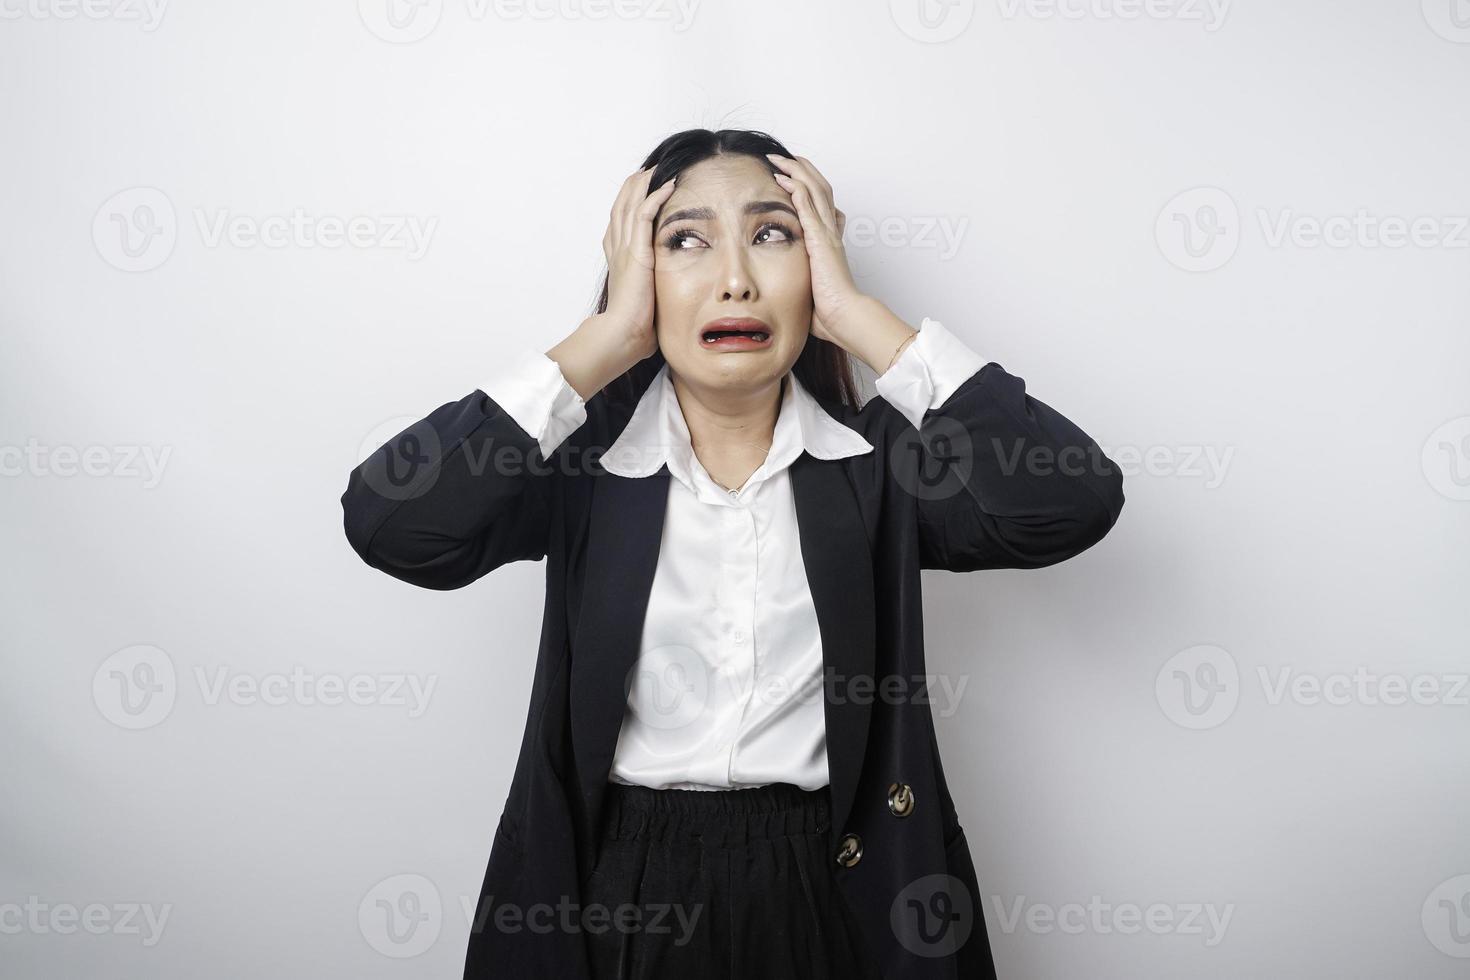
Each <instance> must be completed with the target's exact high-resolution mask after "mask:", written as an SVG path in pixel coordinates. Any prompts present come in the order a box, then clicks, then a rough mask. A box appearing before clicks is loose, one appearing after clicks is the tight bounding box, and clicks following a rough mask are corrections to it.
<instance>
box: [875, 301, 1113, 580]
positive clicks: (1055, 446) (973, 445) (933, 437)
mask: <svg viewBox="0 0 1470 980" xmlns="http://www.w3.org/2000/svg"><path fill="white" fill-rule="evenodd" d="M926 335H927V337H926ZM966 375H967V376H966ZM957 377H963V380H961V381H959V382H958V383H957V382H956V378H957ZM876 385H877V388H878V391H879V393H880V394H881V395H883V396H884V399H885V401H888V402H889V403H890V405H892V406H893V407H894V408H895V409H896V410H897V411H898V412H899V413H900V414H902V415H903V416H904V417H905V418H907V419H908V420H909V421H910V422H911V423H913V422H915V420H917V421H918V423H919V424H918V425H917V426H916V429H917V431H912V430H911V431H908V432H907V436H908V438H909V439H910V440H911V441H912V446H911V447H910V449H911V455H912V457H914V458H913V464H914V465H913V468H912V469H911V468H909V466H908V465H907V464H903V463H899V464H898V465H900V466H901V469H900V470H899V474H900V479H899V480H898V482H899V484H900V485H901V487H902V489H904V490H906V491H908V492H909V493H912V494H913V495H914V496H915V497H916V498H917V512H918V543H919V564H920V567H921V568H934V569H944V570H947V571H953V572H966V571H976V570H980V569H989V568H1041V567H1044V566H1047V565H1054V564H1056V563H1058V562H1061V561H1065V560H1066V559H1068V558H1071V557H1073V556H1074V555H1077V554H1080V553H1081V552H1083V551H1085V550H1086V549H1088V548H1090V547H1092V546H1093V545H1094V544H1096V543H1097V542H1098V541H1100V540H1102V538H1103V537H1104V536H1105V535H1106V534H1107V533H1108V531H1109V530H1111V529H1112V527H1113V525H1114V524H1115V523H1116V522H1117V520H1118V516H1119V514H1120V512H1121V511H1122V509H1123V475H1122V472H1121V471H1120V470H1119V469H1118V467H1117V465H1116V464H1115V463H1114V462H1113V461H1112V460H1111V459H1109V458H1108V457H1107V455H1106V454H1105V453H1104V452H1103V451H1102V449H1101V447H1099V446H1098V444H1097V443H1096V442H1095V441H1094V440H1093V439H1092V438H1091V437H1090V436H1088V435H1087V433H1085V432H1083V431H1082V430H1081V429H1080V428H1078V427H1077V426H1076V425H1075V424H1074V423H1072V422H1071V421H1070V420H1068V419H1067V418H1066V417H1065V416H1063V415H1062V414H1061V413H1060V412H1058V411H1057V410H1056V409H1054V408H1052V407H1051V406H1049V405H1047V404H1046V403H1045V402H1042V401H1040V400H1039V399H1037V398H1034V397H1032V396H1031V395H1029V394H1028V393H1027V392H1026V382H1025V381H1024V380H1022V379H1021V378H1019V377H1016V376H1015V375H1013V374H1010V373H1008V372H1007V371H1006V370H1005V369H1004V368H1003V367H1001V365H1000V364H998V363H996V362H994V361H989V362H984V360H983V358H981V357H980V356H979V355H977V354H975V353H974V351H972V350H970V349H969V348H968V347H967V346H966V345H965V344H964V343H963V342H961V341H960V340H959V338H958V337H956V336H955V335H954V334H951V333H949V332H948V331H947V330H945V328H944V327H943V326H942V325H941V324H940V323H938V321H935V320H931V319H928V318H926V319H925V320H924V321H923V326H922V327H921V329H920V331H919V336H918V337H917V338H915V340H914V341H913V342H912V343H911V344H909V346H908V348H907V349H906V350H905V351H904V353H903V354H902V355H900V357H899V359H898V361H897V362H895V364H894V365H893V367H892V368H890V369H889V370H888V371H886V372H884V374H882V375H880V376H879V378H878V379H877V382H876ZM902 458H903V456H902V454H900V455H899V456H898V457H897V459H899V460H902Z"/></svg>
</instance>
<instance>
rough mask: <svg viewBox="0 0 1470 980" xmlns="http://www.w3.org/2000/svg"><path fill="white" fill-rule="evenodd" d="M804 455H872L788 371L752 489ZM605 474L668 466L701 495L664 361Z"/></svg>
mask: <svg viewBox="0 0 1470 980" xmlns="http://www.w3.org/2000/svg"><path fill="white" fill-rule="evenodd" d="M803 451H805V452H807V453H808V454H810V455H812V456H815V457H816V458H817V459H842V458H844V457H847V456H856V455H859V454H861V453H869V452H872V451H873V446H872V444H871V443H869V442H868V440H866V439H864V438H863V437H862V436H860V435H858V433H857V432H855V431H854V430H852V429H849V428H848V427H847V426H845V425H843V424H842V423H841V422H839V421H837V420H836V419H835V418H833V417H832V416H831V414H829V413H828V412H827V410H826V409H825V408H823V407H822V406H821V404H820V403H819V402H818V401H817V400H816V399H815V398H814V397H813V396H812V394H811V392H809V391H807V390H806V388H805V387H804V386H803V385H802V383H801V381H800V380H798V379H797V377H796V373H795V372H794V371H790V372H787V374H786V386H785V391H784V392H783V393H782V395H781V411H780V412H779V413H778V414H777V416H776V428H775V432H774V433H773V438H772V440H771V450H770V452H769V453H768V454H767V456H766V461H765V462H764V463H762V464H761V465H760V467H759V468H758V469H757V470H756V471H755V472H754V473H753V474H751V478H750V481H749V482H750V484H754V483H756V482H759V481H761V480H764V479H766V478H768V477H770V476H772V475H774V474H776V473H779V472H780V471H781V470H782V469H783V468H785V467H786V466H788V465H790V464H791V463H792V462H793V461H794V460H795V459H796V458H797V457H798V456H800V455H801V454H802V452H803ZM601 463H602V467H603V469H605V470H607V472H609V473H613V474H616V475H617V476H629V477H643V476H652V475H653V474H654V473H656V472H658V470H659V468H660V467H662V466H664V465H665V464H667V465H668V467H669V473H670V474H671V475H672V476H674V477H675V478H677V479H678V480H679V481H680V482H682V483H683V484H684V485H685V486H687V487H689V489H691V490H695V491H696V492H698V491H697V490H696V479H695V471H696V469H697V470H698V471H699V473H700V475H701V476H703V477H704V478H705V479H709V477H708V474H706V473H704V468H703V467H702V466H696V464H697V463H698V460H697V459H696V458H695V456H694V448H693V444H692V442H691V441H690V436H689V426H688V425H687V424H686V423H685V421H684V413H683V411H681V410H680V408H679V399H678V397H677V396H676V395H675V394H674V382H673V379H672V378H671V377H670V376H669V365H668V362H667V361H665V362H664V364H663V366H662V367H660V368H659V370H658V374H656V375H654V378H653V381H652V382H651V383H650V384H649V386H648V389H647V390H646V391H645V392H644V393H643V397H642V398H640V399H639V400H638V405H637V407H636V408H634V410H633V416H632V418H630V419H629V420H628V424H627V426H625V427H624V428H623V431H622V433H621V434H620V435H619V436H618V438H617V439H616V440H614V441H613V444H612V445H611V446H609V447H608V449H607V452H605V453H604V454H603V455H602V457H601Z"/></svg>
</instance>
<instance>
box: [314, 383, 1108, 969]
mask: <svg viewBox="0 0 1470 980" xmlns="http://www.w3.org/2000/svg"><path fill="white" fill-rule="evenodd" d="M819 400H820V399H819ZM820 401H821V403H822V405H823V407H824V408H825V409H826V410H827V411H828V412H829V413H830V414H831V415H832V416H833V417H834V418H836V419H838V420H839V421H841V422H842V423H844V424H845V425H847V426H849V427H851V428H852V429H854V430H856V431H857V432H858V433H859V434H861V435H862V436H863V437H864V438H865V439H867V440H868V442H870V443H872V445H873V447H874V451H873V452H871V453H865V454H862V455H857V456H851V457H848V458H844V459H838V460H830V461H829V460H819V459H815V458H813V457H811V456H809V455H807V454H805V453H803V454H802V455H801V456H800V457H798V458H797V460H796V461H795V462H794V463H793V464H792V469H791V482H792V487H793V493H794V495H795V503H796V512H797V519H798V524H799V528H800V531H799V537H800V545H801V554H802V558H803V561H804V563H805V565H806V571H807V578H808V580H809V583H810V586H811V593H812V599H813V602H814V604H815V607H816V613H817V619H818V622H819V627H820V633H821V637H822V648H823V656H824V661H825V668H826V671H827V674H828V678H829V683H828V687H827V693H826V696H825V697H824V704H825V713H826V725H827V740H828V741H827V753H828V767H829V773H830V779H831V794H832V820H833V824H832V832H831V838H830V845H831V850H832V855H833V865H832V869H833V873H834V874H835V875H836V877H837V880H838V882H839V888H840V891H841V893H842V894H843V895H844V896H845V898H846V899H847V901H848V902H849V904H850V905H851V907H852V909H853V911H854V913H855V914H856V915H857V916H858V917H859V919H860V921H861V922H862V923H863V924H864V925H865V929H864V933H865V935H866V938H867V940H868V949H867V950H865V953H866V955H867V957H868V961H869V962H872V963H875V964H877V965H878V967H879V968H880V969H881V970H882V973H883V976H884V977H886V978H899V977H903V978H924V980H929V978H933V980H940V978H943V980H951V978H959V977H964V978H972V977H979V978H994V977H995V967H994V963H993V961H992V958H991V952H990V945H989V942H988V938H987V935H986V931H985V919H984V909H983V906H982V904H981V893H980V888H979V884H978V883H977V881H976V876H975V869H974V865H973V864H972V862H971V858H970V851H969V846H968V843H967V841H966V836H965V831H964V830H963V829H962V828H961V826H960V823H959V818H958V815H957V814H956V812H955V807H954V803H953V801H952V800H951V798H950V793H949V789H948V787H947V785H946V783H945V778H944V771H943V768H942V767H941V765H940V758H939V748H938V744H937V741H936V738H935V734H934V723H933V717H932V714H931V712H930V708H929V702H928V699H927V697H926V696H925V692H924V691H923V689H922V684H920V686H918V687H915V683H914V681H915V678H922V677H923V675H924V674H925V673H926V668H925V664H924V634H923V619H922V614H923V608H922V604H921V600H920V576H919V570H920V569H924V568H933V569H948V570H950V571H955V572H962V571H973V570H977V569H987V568H1039V567H1042V566H1045V565H1052V564H1055V563H1056V562H1060V561H1063V560H1065V559H1067V558H1070V557H1072V556H1074V555H1076V554H1078V553H1079V552H1081V551H1084V550H1085V549H1087V548H1089V547H1091V546H1092V545H1093V544H1096V543H1097V542H1098V541H1099V540H1100V539H1101V538H1102V537H1103V536H1104V535H1105V534H1106V533H1107V532H1108V530H1109V529H1110V528H1111V527H1112V526H1113V524H1114V523H1115V522H1116V521H1117V519H1118V514H1119V511H1120V510H1121V509H1122V506H1123V489H1122V483H1123V480H1122V475H1121V473H1120V472H1119V470H1118V468H1117V466H1116V465H1115V464H1114V463H1113V462H1112V461H1111V460H1110V459H1108V458H1107V457H1106V456H1105V455H1104V454H1103V452H1102V451H1101V449H1100V448H1099V447H1098V446H1097V444H1096V443H1095V442H1093V440H1092V439H1091V438H1090V437H1089V436H1088V435H1087V434H1086V433H1084V432H1083V431H1082V430H1081V429H1079V428H1078V427H1077V426H1076V425H1074V424H1073V423H1072V422H1070V421H1068V420H1067V419H1066V418H1064V417H1063V416H1062V415H1061V414H1060V413H1058V412H1057V411H1055V410H1054V409H1052V408H1050V407H1049V406H1047V405H1046V404H1044V403H1043V402H1041V401H1038V400H1037V399H1035V398H1033V397H1031V396H1030V395H1028V394H1027V393H1026V390H1025V382H1024V381H1023V380H1022V379H1021V378H1018V377H1016V376H1014V375H1011V374H1009V373H1007V372H1006V371H1005V369H1003V368H1002V367H1001V366H1000V365H999V364H998V363H996V362H994V361H992V362H990V363H988V364H986V365H985V366H984V367H982V368H981V369H980V370H978V371H977V372H976V373H975V374H974V375H972V376H971V377H970V378H969V379H968V380H967V381H965V383H964V384H963V385H961V386H960V388H959V389H958V390H957V391H955V392H954V394H953V395H951V396H950V398H949V399H948V400H947V401H946V402H945V403H944V404H943V405H942V406H941V407H940V408H938V409H936V410H932V411H930V412H928V413H926V415H925V419H924V431H923V433H922V435H921V434H920V433H917V432H915V430H914V428H913V426H912V424H910V423H909V421H908V420H907V419H905V418H904V417H903V415H902V414H900V413H899V412H898V411H897V410H896V409H894V408H893V407H892V406H891V405H889V404H888V402H886V401H885V400H884V399H883V398H881V397H875V398H873V399H872V400H871V401H869V402H868V403H867V405H865V406H864V407H863V408H862V409H861V410H855V409H851V408H848V407H846V406H843V405H841V404H838V403H832V402H828V401H825V400H820ZM632 407H633V406H632V404H626V405H622V406H618V405H614V404H610V403H609V401H608V399H607V397H606V395H605V393H603V392H599V393H598V394H596V395H594V396H593V397H592V398H591V399H589V400H588V401H587V414H588V419H587V422H586V423H585V424H584V425H582V426H581V427H580V428H578V429H577V431H576V432H574V433H573V434H572V435H571V436H569V437H568V438H567V440H566V441H565V442H564V443H563V444H562V445H561V446H559V447H558V448H557V450H556V451H554V452H553V454H552V458H551V459H550V460H546V459H544V458H543V457H542V456H541V453H540V450H539V448H538V446H537V444H536V441H535V440H534V439H533V438H532V437H531V436H530V435H529V434H528V433H526V431H525V430H523V429H522V428H521V427H520V426H519V425H518V424H517V423H516V422H515V421H514V420H513V419H512V418H511V417H510V416H509V415H508V414H506V413H505V412H504V411H502V410H501V408H500V406H498V405H497V404H496V403H495V401H494V400H493V399H491V398H490V397H489V396H488V395H486V394H485V393H484V392H483V391H479V390H476V391H473V392H471V393H470V394H468V395H466V396H465V397H463V398H461V399H460V400H459V401H456V402H450V403H448V404H445V405H441V406H440V407H439V408H437V409H435V410H434V411H433V412H432V413H431V414H430V415H429V416H428V417H427V418H425V419H423V420H422V421H420V422H418V423H416V424H415V425H413V426H411V427H410V428H408V429H407V430H405V431H404V432H403V433H400V434H399V435H398V436H395V437H394V438H393V439H392V440H390V441H389V442H388V443H387V444H386V445H385V446H383V447H382V448H381V449H380V450H378V451H377V452H376V453H374V454H373V455H372V456H371V457H369V458H368V459H367V460H365V461H363V463H362V464H361V465H359V466H358V467H357V468H356V469H354V470H353V471H352V473H351V475H350V477H349V479H348V483H347V490H346V492H345V493H344V494H343V495H342V507H343V511H344V515H345V525H346V532H347V538H348V540H349V541H350V542H351V544H352V547H353V548H354V549H355V550H356V552H357V553H358V555H360V556H361V557H362V559H363V561H365V562H367V564H369V565H371V566H372V567H374V568H377V569H380V570H382V571H384V572H387V573H388V574H389V575H392V576H394V577H395V578H399V579H402V580H403V581H405V582H410V583H412V584H414V585H418V586H422V587H424V588H428V589H457V588H461V587H463V586H466V585H469V584H470V583H471V582H474V581H475V580H476V579H478V578H480V577H481V576H482V575H484V574H486V573H487V572H490V571H492V570H493V569H495V568H497V567H499V566H500V565H503V564H505V563H506V562H511V561H522V560H532V561H536V560H540V559H542V558H546V559H547V562H546V600H545V608H544V610H543V619H542V628H541V642H540V650H539V651H538V654H537V662H536V671H535V680H534V682H533V686H532V691H531V701H530V710H529V713H528V716H527V719H526V727H525V733H524V735H523V738H522V743H521V747H520V756H519V758H518V760H517V762H516V768H515V774H514V776H513V777H512V779H511V784H510V789H509V793H508V794H507V797H506V801H505V806H504V809H503V811H502V813H501V816H500V821H499V824H498V826H497V827H496V829H495V833H494V839H493V842H492V845H491V850H490V859H489V865H488V867H487V869H486V873H485V878H484V885H483V888H482V889H481V892H482V894H481V899H480V907H479V909H478V910H477V912H476V917H475V921H474V922H473V923H472V930H471V938H470V943H469V950H468V955H467V957H466V962H465V973H464V975H465V977H466V978H473V980H479V978H487V977H516V978H532V977H537V978H540V977H544V978H557V980H573V978H585V977H589V976H590V973H589V969H588V965H587V959H586V955H585V952H584V947H583V937H582V933H581V931H580V927H579V926H578V924H577V919H576V917H575V913H567V912H565V911H564V910H563V909H562V908H559V907H558V903H562V906H566V905H571V906H572V907H573V908H575V907H576V903H577V902H578V896H579V894H580V890H581V886H582V885H583V883H584V882H585V881H586V879H587V878H588V877H589V876H590V874H591V870H592V867H593V862H594V860H595V858H596V854H595V853H594V849H595V847H596V842H597V840H598V836H597V831H598V816H599V813H600V810H599V807H600V805H601V802H602V799H603V791H604V787H605V786H606V784H607V776H608V771H609V769H610V767H611V763H612V754H613V749H614V747H615V745H616V743H617V736H618V730H619V727H620V725H621V723H622V718H623V713H624V710H625V707H626V693H627V687H626V681H627V679H628V678H629V676H630V672H631V671H632V669H633V667H634V663H635V660H636V656H637V652H638V646H639V639H640V632H641V629H642V624H643V616H644V612H645V608H646V605H647V601H648V594H649V590H650V587H651V585H652V582H653V574H654V568H655V564H656V561H657V559H658V552H659V547H660V539H661V531H662V527H663V519H664V505H665V500H666V497H667V493H668V486H669V479H670V476H669V471H668V469H667V467H665V468H663V469H660V470H659V471H658V472H657V473H655V474H653V475H652V476H649V477H644V478H641V479H629V478H624V477H619V476H616V475H613V474H611V473H608V472H606V471H605V470H603V469H601V467H600V466H599V464H598V461H597V457H598V456H599V455H600V453H601V452H602V451H603V450H605V449H606V447H608V446H609V445H611V444H612V442H613V440H615V439H616V438H617V436H618V434H619V433H621V431H622V429H623V427H624V426H625V425H626V424H627V422H628V419H629V417H631V412H632ZM885 678H888V680H887V681H886V682H885ZM854 837H855V838H856V839H853V838H854ZM859 848H860V850H859ZM941 893H942V894H941ZM569 915H570V918H568V916H569ZM956 917H958V918H956ZM568 923H569V924H568ZM605 923H606V920H605V919H604V925H605ZM967 931H968V936H966V935H965V933H966V932H967ZM961 940H963V942H961ZM956 947H957V948H956Z"/></svg>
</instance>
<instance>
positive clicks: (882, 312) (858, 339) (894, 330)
mask: <svg viewBox="0 0 1470 980" xmlns="http://www.w3.org/2000/svg"><path fill="white" fill-rule="evenodd" d="M833 334H834V335H835V336H836V337H837V338H838V339H837V342H838V345H839V346H841V347H842V348H843V349H844V350H846V351H848V352H849V353H851V354H852V355H853V356H855V357H857V358H858V359H860V360H861V361H862V362H863V363H864V364H866V365H868V367H869V368H871V369H872V371H873V373H874V374H875V375H878V376H882V375H883V374H884V373H885V372H887V370H888V369H889V368H890V367H892V366H893V364H894V362H895V361H896V360H897V359H898V357H899V356H900V355H901V354H902V352H903V349H904V347H905V346H906V345H907V344H908V343H910V342H912V340H913V339H914V338H915V337H917V336H918V331H917V330H915V329H914V328H913V327H911V326H909V325H908V324H907V323H905V322H904V321H903V320H902V319H901V318H900V317H899V316H898V315H897V314H896V313H894V312H893V311H892V310H890V309H889V308H888V307H887V305H885V304H884V303H883V302H882V301H881V300H879V299H877V298H876V297H873V296H867V295H860V296H859V297H858V298H857V300H856V301H855V302H853V303H852V304H850V305H849V306H847V307H846V308H845V309H844V315H843V317H842V319H841V320H840V321H839V325H838V326H837V327H836V328H835V329H833Z"/></svg>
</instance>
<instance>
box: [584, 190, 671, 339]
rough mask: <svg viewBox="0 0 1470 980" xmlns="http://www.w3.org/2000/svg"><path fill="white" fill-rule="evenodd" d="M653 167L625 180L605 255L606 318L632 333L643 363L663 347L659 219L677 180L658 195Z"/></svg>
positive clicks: (604, 241)
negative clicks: (657, 326) (657, 279)
mask: <svg viewBox="0 0 1470 980" xmlns="http://www.w3.org/2000/svg"><path fill="white" fill-rule="evenodd" d="M652 180H653V168H652V167H649V168H647V169H645V170H639V171H638V172H637V173H634V174H632V175H631V176H629V177H628V179H627V180H625V181H623V186H622V189H621V190H619V191H618V197H617V200H616V201H614V202H613V206H612V212H611V214H610V215H609V219H608V225H607V232H606V233H605V234H604V235H603V236H602V251H603V254H604V255H606V256H607V269H608V285H607V311H606V312H605V313H604V314H603V315H604V316H605V317H606V318H607V322H608V324H609V325H610V327H611V328H612V329H621V330H624V331H626V332H627V333H626V339H627V341H628V343H629V345H630V348H631V349H632V350H633V351H634V352H636V353H637V355H638V360H642V359H643V358H645V357H650V356H652V355H653V352H654V351H656V350H657V349H658V338H657V336H656V335H655V333H654V329H653V315H654V310H655V308H656V307H655V303H654V287H653V265H654V248H653V219H654V217H655V216H656V215H657V214H658V210H659V208H661V207H663V205H664V202H665V201H667V200H668V199H669V195H671V194H672V193H673V192H674V183H675V182H674V181H672V180H668V181H665V182H664V184H663V186H662V187H660V188H659V189H658V190H656V191H654V192H653V193H652V194H649V193H648V185H649V182H650V181H652Z"/></svg>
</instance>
